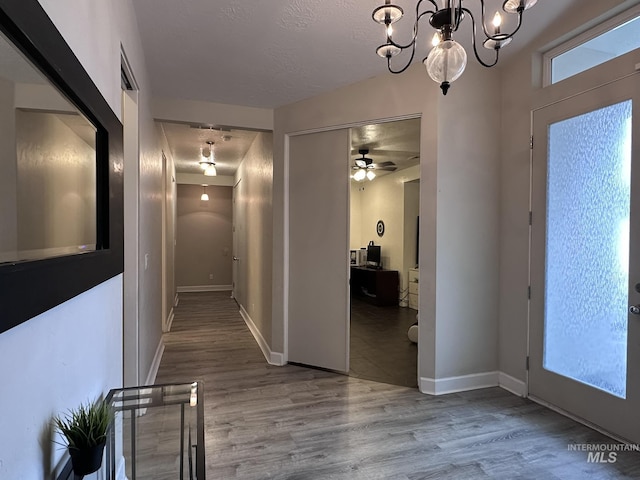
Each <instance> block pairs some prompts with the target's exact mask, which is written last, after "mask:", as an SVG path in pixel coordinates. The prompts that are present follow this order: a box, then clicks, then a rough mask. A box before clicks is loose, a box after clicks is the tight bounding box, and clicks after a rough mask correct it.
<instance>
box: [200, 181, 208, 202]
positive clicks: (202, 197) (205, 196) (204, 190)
mask: <svg viewBox="0 0 640 480" xmlns="http://www.w3.org/2000/svg"><path fill="white" fill-rule="evenodd" d="M200 200H202V201H203V202H208V201H209V195H208V194H207V186H206V185H202V195H200Z"/></svg>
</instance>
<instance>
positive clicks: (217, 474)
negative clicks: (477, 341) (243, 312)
mask: <svg viewBox="0 0 640 480" xmlns="http://www.w3.org/2000/svg"><path fill="white" fill-rule="evenodd" d="M165 345H166V349H165V352H164V355H163V358H162V362H161V365H160V370H159V373H158V377H157V383H169V382H176V383H178V382H189V381H193V380H201V381H203V382H204V389H205V395H204V397H205V405H204V409H205V431H206V434H205V435H206V442H205V443H206V457H207V462H206V463H207V479H208V480H219V479H220V480H223V479H224V480H227V479H244V480H254V479H255V480H257V479H280V480H285V479H286V480H338V479H340V480H342V479H344V480H351V479H358V480H359V479H363V480H364V479H367V480H370V479H380V480H419V479H456V480H463V479H488V478H490V479H509V480H513V479H543V480H555V479H567V480H574V479H575V480H582V479H623V478H636V479H637V478H640V454H638V453H619V454H618V457H617V462H616V463H613V464H596V463H587V453H586V452H576V451H568V447H567V445H568V444H575V443H589V444H601V443H612V442H611V440H610V439H608V438H607V437H605V436H603V435H600V434H599V433H597V432H595V431H593V430H590V429H588V428H586V427H584V426H582V425H580V424H578V423H576V422H573V421H572V420H570V419H567V418H565V417H563V416H561V415H558V414H556V413H555V412H553V411H550V410H548V409H546V408H544V407H542V406H540V405H538V404H536V403H533V402H531V401H529V400H526V399H522V398H519V397H517V396H514V395H512V394H510V393H508V392H506V391H504V390H502V389H500V388H489V389H483V390H476V391H472V392H465V393H458V394H451V395H444V396H438V397H433V396H429V395H424V394H421V393H419V392H418V390H416V389H411V388H406V387H399V386H394V385H389V384H384V383H376V382H372V381H368V380H363V379H359V378H354V377H348V376H343V375H338V374H333V373H329V372H325V371H321V370H314V369H308V368H304V367H299V366H291V365H288V366H285V367H274V366H270V365H268V364H267V363H266V362H265V360H264V357H263V356H262V353H261V352H260V350H259V348H258V346H257V345H256V343H255V341H254V339H253V337H252V336H251V334H250V332H249V330H248V328H247V327H246V326H245V324H244V322H243V320H242V319H241V317H240V315H239V314H238V308H237V306H236V305H235V302H234V301H233V300H231V299H230V298H229V294H228V293H227V292H221V293H217V292H216V293H193V294H181V295H180V304H179V306H178V307H177V308H176V311H175V320H174V323H173V327H172V331H171V333H169V334H166V336H165ZM633 421H637V419H634V420H633Z"/></svg>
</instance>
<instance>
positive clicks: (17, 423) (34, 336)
mask: <svg viewBox="0 0 640 480" xmlns="http://www.w3.org/2000/svg"><path fill="white" fill-rule="evenodd" d="M41 4H42V5H43V7H44V8H45V10H46V11H47V13H48V15H49V16H50V17H51V18H52V20H53V22H54V23H55V24H56V26H57V27H58V29H59V30H60V31H61V33H62V35H63V37H64V38H65V39H66V40H67V42H68V43H69V44H70V46H71V48H72V49H73V51H74V53H75V54H76V56H77V57H78V59H79V60H80V62H81V63H82V64H83V65H84V67H85V68H86V69H87V71H88V73H89V75H90V76H91V78H92V79H93V81H94V82H95V83H96V85H97V86H98V89H99V90H100V92H101V93H102V95H103V96H104V97H105V98H106V100H107V102H108V103H109V105H110V106H111V108H112V109H113V111H114V112H115V113H116V115H117V116H118V117H120V111H121V108H120V103H121V93H120V46H121V44H123V45H124V48H125V50H126V51H127V56H128V58H129V60H130V62H131V63H132V65H133V68H134V70H135V74H136V79H137V80H138V83H139V84H140V85H141V99H142V100H141V105H142V108H141V121H140V123H141V151H142V154H143V161H142V165H141V189H142V192H143V199H142V201H141V216H142V222H141V227H142V228H141V232H142V238H141V243H142V246H143V249H144V250H141V252H149V253H150V257H151V263H150V269H149V270H148V271H147V272H144V273H143V275H145V282H144V284H143V286H142V289H143V290H144V291H145V294H144V305H143V308H142V312H143V316H144V321H143V322H141V329H142V331H143V332H144V337H145V344H144V345H143V349H142V351H141V362H142V363H143V364H144V366H146V367H148V366H149V365H151V361H152V359H153V354H154V353H155V350H156V348H157V345H158V343H159V339H160V334H161V330H160V328H161V323H160V321H161V319H160V305H161V304H160V301H161V292H160V285H159V281H157V282H154V281H146V280H147V279H146V277H148V278H149V279H151V278H152V277H153V278H156V279H159V278H160V258H161V257H160V254H161V245H160V244H161V236H160V226H161V218H160V215H159V214H156V212H160V202H159V200H158V199H159V197H160V195H159V192H161V172H162V168H161V163H160V159H161V157H160V155H159V151H158V148H157V142H156V137H155V133H154V125H153V122H152V120H151V115H150V113H149V108H148V98H149V97H148V95H149V89H148V82H147V78H146V73H145V65H144V58H143V54H142V48H141V44H140V41H139V37H138V33H137V26H136V19H135V14H134V11H133V7H132V5H131V3H130V1H129V0H95V1H92V2H80V1H74V0H41ZM141 318H142V316H141ZM0 364H2V365H3V366H4V367H3V368H2V369H1V370H0V382H1V384H2V389H3V392H15V393H16V395H18V396H15V395H13V394H11V395H9V394H7V395H2V396H0V410H2V411H3V412H5V413H6V412H10V415H2V416H1V417H0V431H2V432H4V433H3V435H1V436H0V478H7V479H9V478H10V479H12V480H21V479H25V480H32V479H36V478H38V479H41V478H49V476H50V475H49V472H50V471H51V470H52V468H53V467H54V466H56V465H57V464H58V463H59V462H60V460H61V457H62V456H63V454H64V450H62V449H60V448H57V447H55V446H54V445H52V444H51V442H50V436H49V435H48V434H47V433H46V432H47V428H48V425H49V422H50V421H51V417H52V416H53V415H54V414H57V413H61V412H64V411H65V410H67V409H69V408H71V407H75V406H77V405H78V404H79V403H80V402H84V401H87V400H88V399H92V398H94V397H96V396H98V395H100V394H102V393H106V392H107V391H108V390H109V389H111V388H114V387H119V386H120V385H121V384H122V275H119V276H117V277H115V278H113V279H111V280H109V281H107V282H105V283H103V284H101V285H98V286H96V287H95V288H93V289H91V290H90V291H88V292H85V293H83V294H82V295H79V296H78V297H76V298H74V299H72V300H70V301H68V302H66V303H65V304H63V305H60V306H59V307H57V308H55V309H53V310H51V311H48V312H45V313H44V314H42V315H40V316H38V317H37V318H36V319H32V320H30V321H28V322H26V323H23V324H22V325H20V326H18V327H15V328H14V329H12V330H9V331H7V332H5V333H3V334H1V335H0ZM7 366H11V368H7ZM6 432H11V435H7V434H6Z"/></svg>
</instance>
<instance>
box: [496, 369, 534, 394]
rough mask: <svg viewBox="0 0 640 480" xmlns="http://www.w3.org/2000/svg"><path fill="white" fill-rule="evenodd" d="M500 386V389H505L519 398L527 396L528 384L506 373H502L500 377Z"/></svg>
mask: <svg viewBox="0 0 640 480" xmlns="http://www.w3.org/2000/svg"><path fill="white" fill-rule="evenodd" d="M498 385H499V386H500V388H504V389H505V390H506V391H507V392H511V393H513V394H514V395H518V396H519V397H526V396H527V384H526V383H524V382H523V381H522V380H518V379H517V378H514V377H512V376H511V375H507V374H506V373H504V372H500V373H499V375H498Z"/></svg>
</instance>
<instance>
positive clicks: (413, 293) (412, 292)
mask: <svg viewBox="0 0 640 480" xmlns="http://www.w3.org/2000/svg"><path fill="white" fill-rule="evenodd" d="M419 285H420V271H419V270H418V269H417V268H410V269H409V308H413V309H414V310H418V291H419V290H420V288H419Z"/></svg>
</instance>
